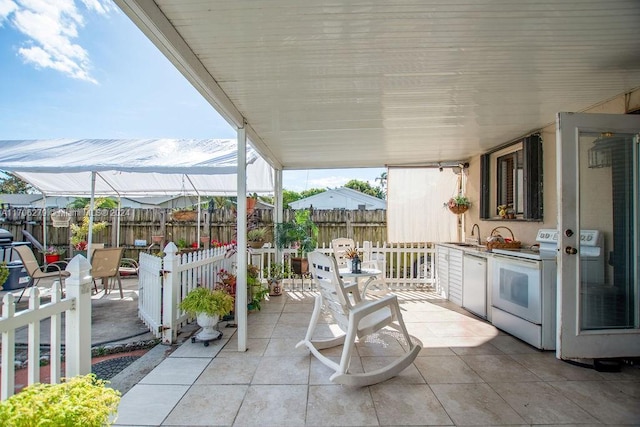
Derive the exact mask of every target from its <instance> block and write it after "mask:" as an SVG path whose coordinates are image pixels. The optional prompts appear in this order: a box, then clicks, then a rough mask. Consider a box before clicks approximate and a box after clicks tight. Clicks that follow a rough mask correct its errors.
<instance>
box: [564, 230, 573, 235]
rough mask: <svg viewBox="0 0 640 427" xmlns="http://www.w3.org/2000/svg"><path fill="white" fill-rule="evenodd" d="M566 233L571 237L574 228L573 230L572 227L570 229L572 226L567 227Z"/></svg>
mask: <svg viewBox="0 0 640 427" xmlns="http://www.w3.org/2000/svg"><path fill="white" fill-rule="evenodd" d="M564 235H565V236H567V237H571V236H573V230H572V229H570V228H567V229H566V230H565V231H564Z"/></svg>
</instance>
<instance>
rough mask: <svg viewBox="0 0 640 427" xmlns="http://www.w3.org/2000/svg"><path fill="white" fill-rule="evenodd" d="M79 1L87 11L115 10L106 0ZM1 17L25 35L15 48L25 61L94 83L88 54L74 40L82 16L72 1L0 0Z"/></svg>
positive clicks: (80, 25) (82, 23)
mask: <svg viewBox="0 0 640 427" xmlns="http://www.w3.org/2000/svg"><path fill="white" fill-rule="evenodd" d="M9 3H12V4H13V6H11V4H9ZM81 3H82V4H83V5H84V7H85V8H86V10H87V11H94V12H96V13H98V14H107V13H109V12H110V11H112V10H115V9H114V8H115V6H114V5H113V3H111V1H109V0H81ZM3 12H6V13H4V14H3ZM2 19H6V20H9V22H11V24H12V25H13V26H14V27H15V29H17V30H18V31H20V32H21V33H22V34H24V35H25V36H27V37H28V40H27V42H25V43H24V45H23V46H22V47H20V48H19V49H18V54H19V55H20V56H21V57H22V58H23V59H24V60H25V61H26V62H27V63H31V64H34V65H35V66H36V67H39V68H51V69H53V70H57V71H60V72H62V73H64V74H66V75H68V76H70V77H72V78H75V79H80V80H85V81H88V82H91V83H97V81H96V80H95V79H94V78H93V77H92V76H91V73H90V70H91V61H90V59H89V54H88V53H87V51H86V50H85V49H84V48H83V47H82V46H81V45H79V44H78V43H77V42H76V41H75V40H76V39H77V38H78V35H79V34H78V28H82V27H83V26H84V17H83V15H82V13H81V11H80V10H79V9H78V7H77V6H76V2H75V0H57V1H55V2H52V1H50V0H18V1H17V2H12V1H10V0H0V21H1V20H2Z"/></svg>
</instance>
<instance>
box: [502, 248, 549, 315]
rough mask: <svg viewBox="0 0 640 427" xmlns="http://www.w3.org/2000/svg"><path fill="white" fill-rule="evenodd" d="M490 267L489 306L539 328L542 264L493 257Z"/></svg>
mask: <svg viewBox="0 0 640 427" xmlns="http://www.w3.org/2000/svg"><path fill="white" fill-rule="evenodd" d="M493 265H494V268H493V290H492V294H491V296H492V302H491V303H492V305H493V306H494V307H496V308H499V309H500V310H503V311H506V312H507V313H511V314H513V315H514V316H518V317H521V318H523V319H525V320H528V321H529V322H533V323H536V324H538V325H540V324H542V303H541V295H542V289H541V280H540V278H541V274H540V269H541V262H540V261H529V260H524V259H518V258H514V257H503V256H495V257H494V264H493Z"/></svg>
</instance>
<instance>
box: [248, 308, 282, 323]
mask: <svg viewBox="0 0 640 427" xmlns="http://www.w3.org/2000/svg"><path fill="white" fill-rule="evenodd" d="M279 320H280V313H271V312H263V311H262V310H261V311H259V312H257V313H251V315H250V316H248V317H247V324H248V325H249V326H254V325H258V324H263V325H275V324H276V323H278V321H279Z"/></svg>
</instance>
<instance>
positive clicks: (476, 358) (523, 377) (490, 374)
mask: <svg viewBox="0 0 640 427" xmlns="http://www.w3.org/2000/svg"><path fill="white" fill-rule="evenodd" d="M460 357H461V358H462V360H463V361H464V362H465V363H466V364H467V365H469V367H470V368H471V369H473V370H474V371H475V372H476V373H477V374H478V375H480V377H481V378H482V379H483V380H485V381H486V382H488V383H493V382H522V381H540V378H538V377H537V376H535V375H534V374H533V373H532V372H531V371H529V370H528V369H527V368H525V367H524V366H522V365H521V364H519V363H518V362H516V361H515V360H513V359H512V358H511V357H509V356H507V355H494V354H486V355H484V354H483V355H467V356H460Z"/></svg>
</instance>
